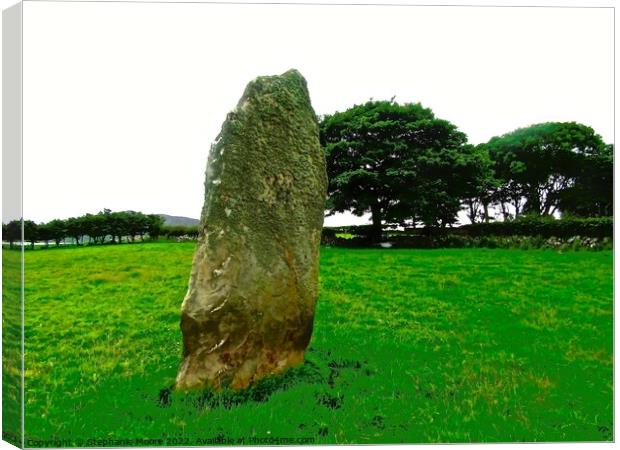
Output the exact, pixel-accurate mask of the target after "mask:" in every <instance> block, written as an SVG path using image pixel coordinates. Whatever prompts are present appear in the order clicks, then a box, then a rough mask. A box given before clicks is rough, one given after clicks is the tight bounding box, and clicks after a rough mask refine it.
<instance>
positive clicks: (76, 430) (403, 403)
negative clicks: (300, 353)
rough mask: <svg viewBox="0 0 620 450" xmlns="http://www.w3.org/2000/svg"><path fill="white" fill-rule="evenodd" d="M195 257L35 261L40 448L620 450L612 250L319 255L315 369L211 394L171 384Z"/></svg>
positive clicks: (47, 254) (32, 369) (32, 420)
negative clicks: (272, 443)
mask: <svg viewBox="0 0 620 450" xmlns="http://www.w3.org/2000/svg"><path fill="white" fill-rule="evenodd" d="M193 251H194V244H192V243H182V244H177V243H145V244H135V245H129V244H127V245H122V246H99V247H87V248H72V249H50V250H36V251H30V252H26V256H25V259H26V273H25V279H26V290H25V296H26V301H25V302H26V326H25V335H26V344H25V367H26V373H25V379H26V413H25V429H26V438H27V439H51V438H58V439H72V440H73V441H72V445H79V443H80V442H81V443H82V444H88V443H89V441H88V439H92V438H98V439H129V438H145V439H146V438H148V439H159V438H161V439H163V440H164V441H163V443H164V444H174V445H201V444H205V443H211V444H213V443H218V442H222V440H226V439H234V440H235V442H237V443H246V444H248V443H252V442H251V441H250V438H251V437H259V438H269V437H274V438H300V439H302V440H301V441H298V442H304V441H303V440H305V439H307V438H311V439H313V442H314V443H317V444H318V443H398V442H414V443H415V442H498V441H582V440H587V441H601V440H611V439H613V434H612V430H613V422H612V420H613V416H612V414H613V379H612V369H613V328H612V319H613V305H612V303H613V272H612V269H613V255H612V252H609V251H605V252H587V251H582V252H567V253H557V252H554V251H545V250H528V251H521V250H490V249H454V250H374V249H367V250H353V249H337V248H323V249H322V254H321V294H320V298H319V301H318V306H317V313H316V321H315V329H314V335H313V339H312V342H311V344H310V348H309V350H308V352H307V354H306V362H305V364H304V365H303V366H301V367H298V368H295V369H292V370H291V371H289V372H287V373H286V374H284V375H282V376H279V377H275V378H273V379H269V380H266V381H265V382H262V383H259V385H258V386H256V387H255V388H253V389H251V390H249V391H247V392H244V393H241V394H239V393H233V392H224V393H222V394H219V395H213V394H212V393H210V392H193V393H179V392H174V391H171V390H170V389H169V388H170V386H171V385H172V383H173V382H174V378H175V375H176V372H177V367H178V364H179V362H180V354H181V333H180V329H179V310H180V305H181V301H182V299H183V296H184V294H185V290H186V289H187V281H188V276H189V270H190V266H191V260H192V255H193ZM7 253H10V252H7V251H4V252H3V255H6V254H7ZM3 257H4V256H3ZM242 439H245V441H243V440H242ZM76 441H77V444H76ZM110 442H111V441H107V442H106V445H108V446H109V444H110ZM306 442H310V440H308V441H306ZM27 445H28V443H27Z"/></svg>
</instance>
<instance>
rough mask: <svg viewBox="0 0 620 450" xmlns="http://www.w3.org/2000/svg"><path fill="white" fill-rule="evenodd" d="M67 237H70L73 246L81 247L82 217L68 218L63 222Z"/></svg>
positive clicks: (83, 232) (82, 233) (82, 235)
mask: <svg viewBox="0 0 620 450" xmlns="http://www.w3.org/2000/svg"><path fill="white" fill-rule="evenodd" d="M65 225H66V229H67V236H71V237H72V238H73V239H74V240H75V245H81V241H82V238H83V237H84V234H86V233H85V231H84V220H83V218H82V217H70V218H69V219H67V220H66V221H65Z"/></svg>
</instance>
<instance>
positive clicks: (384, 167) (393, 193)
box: [320, 101, 477, 239]
mask: <svg viewBox="0 0 620 450" xmlns="http://www.w3.org/2000/svg"><path fill="white" fill-rule="evenodd" d="M320 135H321V144H322V146H323V148H324V150H325V154H326V160H327V174H328V178H329V190H328V194H329V198H328V208H329V210H330V213H335V212H344V211H351V212H353V213H354V214H356V215H363V214H365V213H370V214H371V220H372V228H373V237H374V238H375V239H379V238H380V236H381V230H382V225H383V224H386V223H399V224H416V223H419V222H422V223H424V224H426V225H440V226H445V225H448V224H451V223H454V222H456V216H457V213H458V211H459V209H460V205H461V198H462V197H463V196H464V195H467V194H468V192H469V190H470V189H471V185H472V180H473V178H475V172H476V170H477V165H476V164H475V162H474V160H475V159H476V153H475V152H474V150H473V147H471V146H468V145H466V141H467V137H466V136H465V134H464V133H462V132H460V131H458V129H457V128H456V126H454V125H453V124H451V123H450V122H448V121H446V120H442V119H439V118H437V117H435V115H434V114H433V112H432V111H431V110H430V109H428V108H424V107H423V106H421V105H420V104H419V103H409V104H403V105H400V104H398V103H396V102H394V101H369V102H367V103H365V104H362V105H356V106H354V107H352V108H350V109H348V110H346V111H344V112H337V113H335V114H331V115H327V116H324V117H323V118H322V120H321V123H320Z"/></svg>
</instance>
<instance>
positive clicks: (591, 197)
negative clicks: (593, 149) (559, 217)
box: [559, 144, 614, 217]
mask: <svg viewBox="0 0 620 450" xmlns="http://www.w3.org/2000/svg"><path fill="white" fill-rule="evenodd" d="M613 176H614V146H613V145H612V144H610V145H606V146H604V147H603V148H602V149H600V151H599V152H598V153H595V154H590V155H584V156H583V158H582V161H581V164H579V166H578V167H577V170H576V177H575V182H574V184H573V185H572V186H570V187H569V188H567V189H565V190H564V191H563V192H562V193H561V195H560V200H559V207H560V210H561V211H562V213H564V214H571V215H574V216H585V217H595V216H612V215H613V204H614V180H613Z"/></svg>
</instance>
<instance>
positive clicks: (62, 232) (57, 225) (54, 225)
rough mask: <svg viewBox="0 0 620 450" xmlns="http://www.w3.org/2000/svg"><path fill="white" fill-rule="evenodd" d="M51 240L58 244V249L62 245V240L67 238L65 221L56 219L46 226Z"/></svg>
mask: <svg viewBox="0 0 620 450" xmlns="http://www.w3.org/2000/svg"><path fill="white" fill-rule="evenodd" d="M45 228H46V230H47V233H49V239H50V240H53V241H54V242H55V243H56V247H58V246H59V245H60V243H61V242H62V240H63V239H64V238H65V237H66V236H67V228H66V225H65V222H64V220H60V219H54V220H51V221H49V222H48V223H46V224H45Z"/></svg>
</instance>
